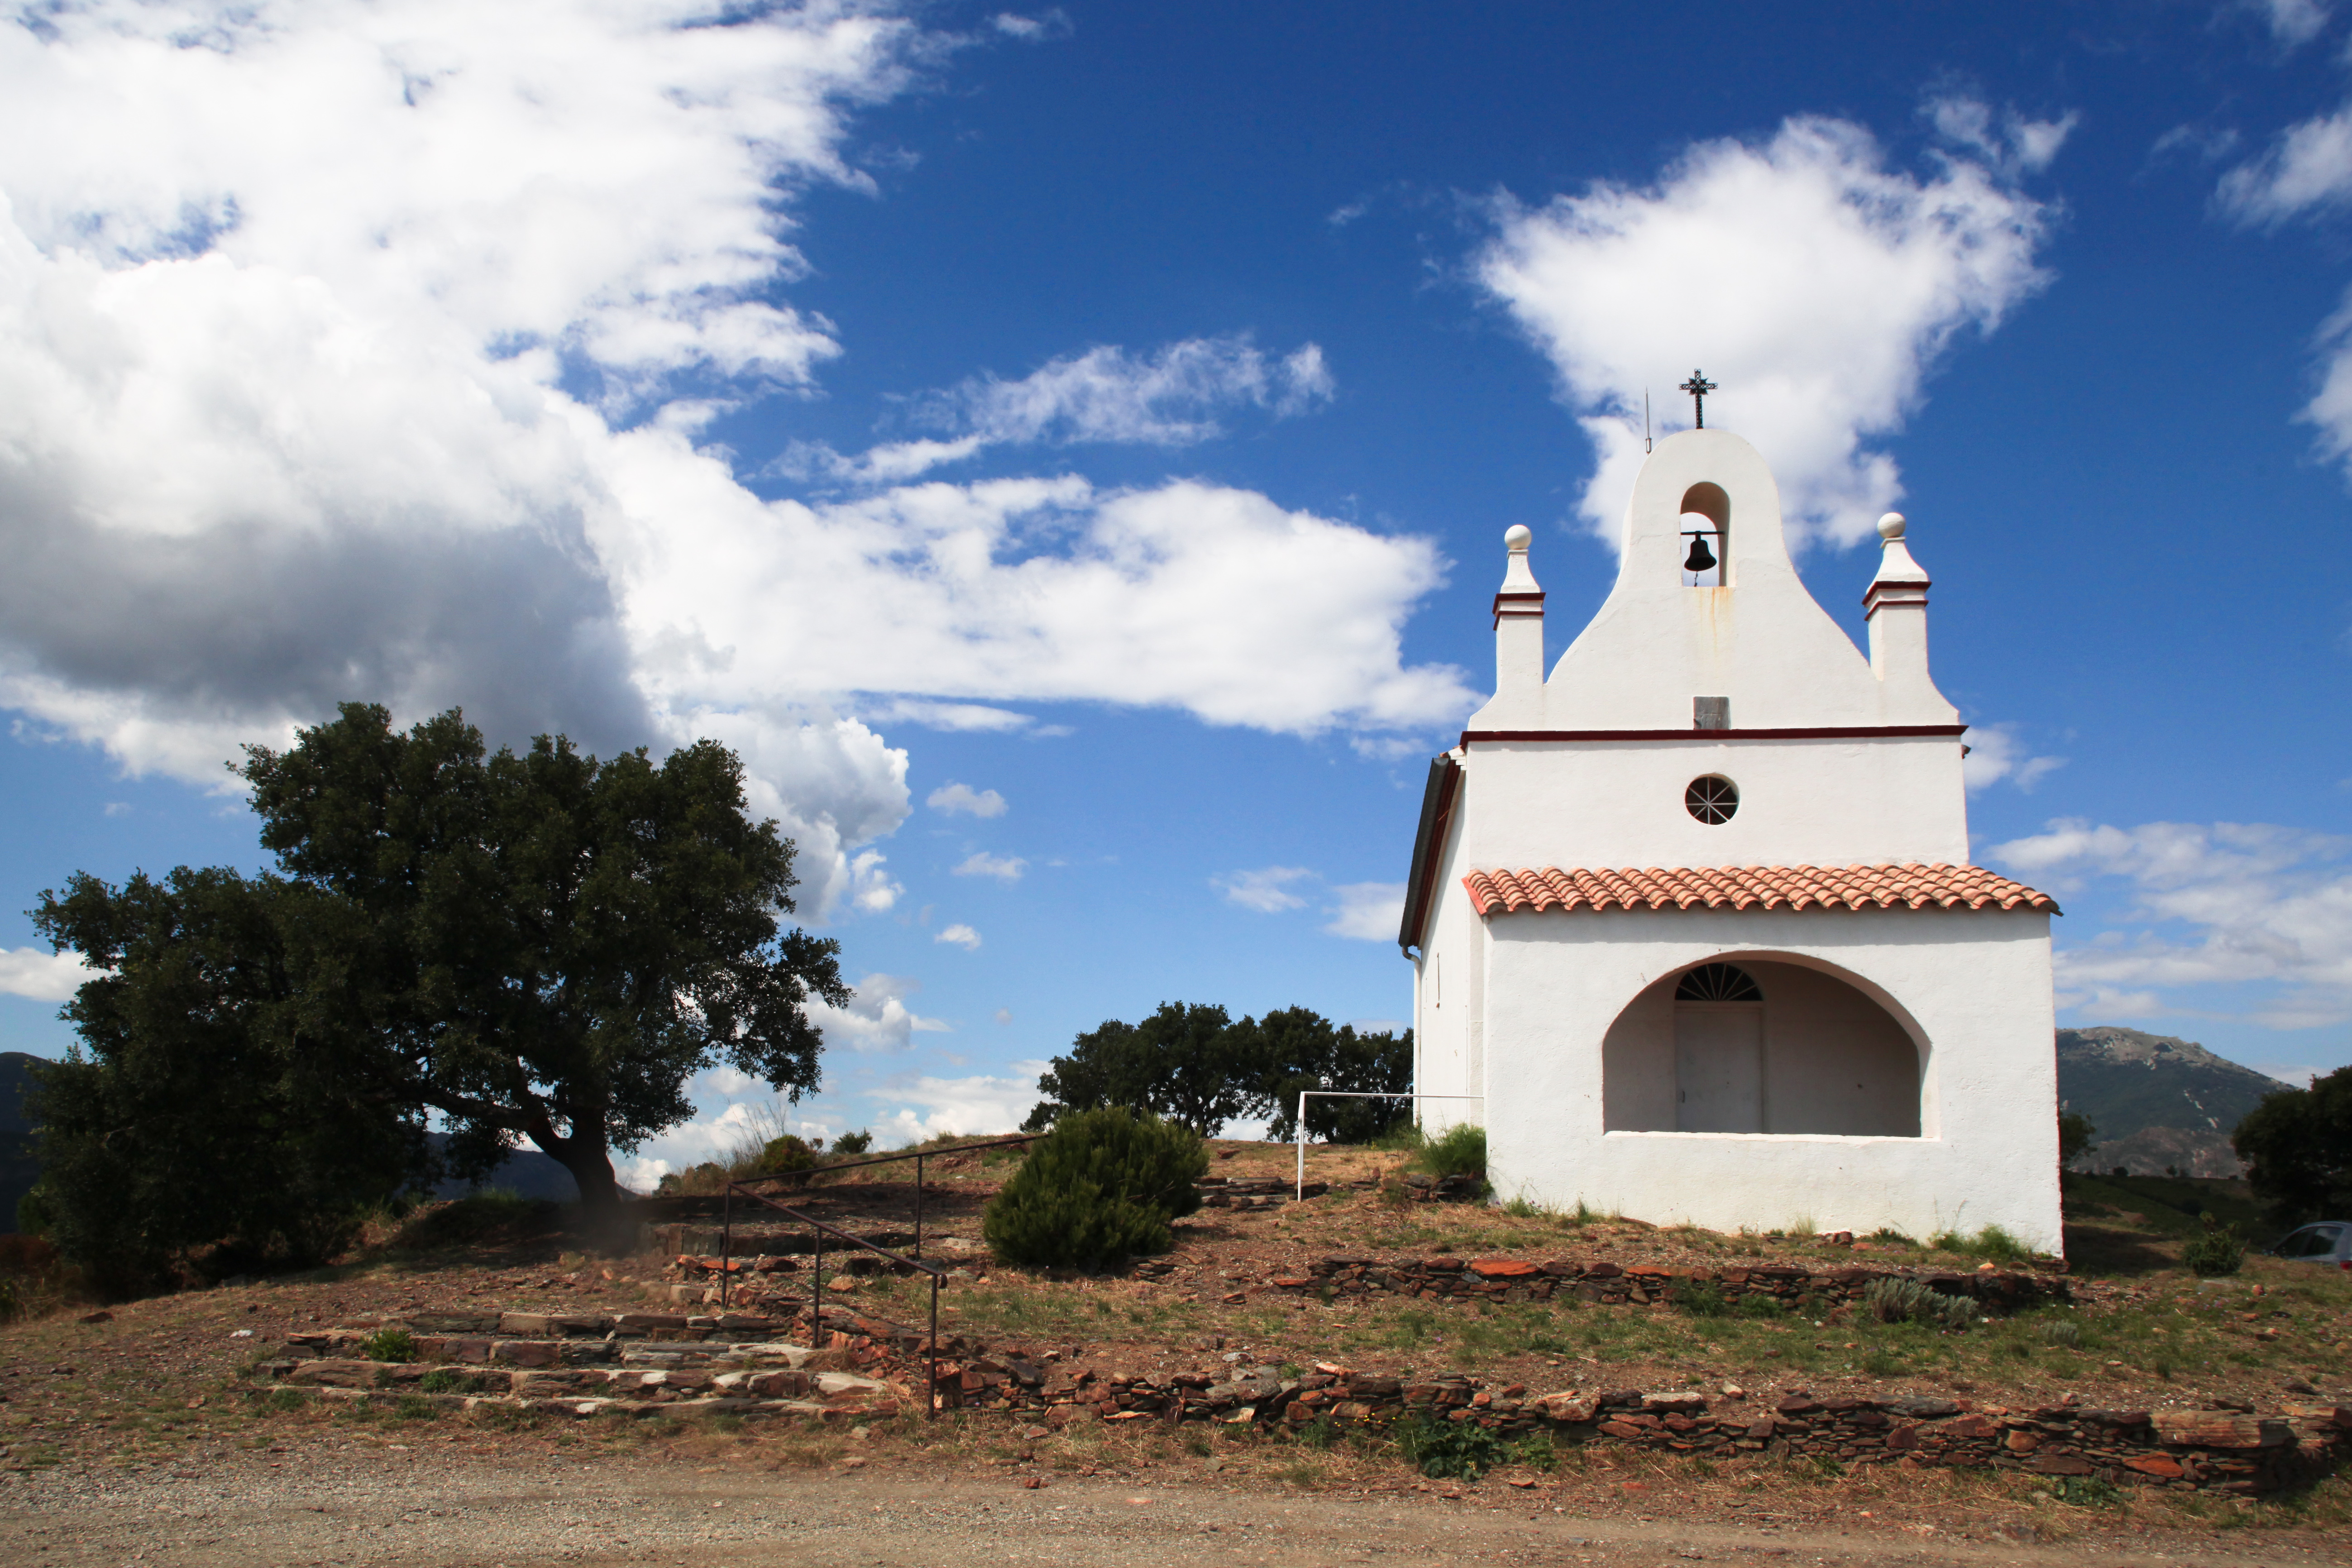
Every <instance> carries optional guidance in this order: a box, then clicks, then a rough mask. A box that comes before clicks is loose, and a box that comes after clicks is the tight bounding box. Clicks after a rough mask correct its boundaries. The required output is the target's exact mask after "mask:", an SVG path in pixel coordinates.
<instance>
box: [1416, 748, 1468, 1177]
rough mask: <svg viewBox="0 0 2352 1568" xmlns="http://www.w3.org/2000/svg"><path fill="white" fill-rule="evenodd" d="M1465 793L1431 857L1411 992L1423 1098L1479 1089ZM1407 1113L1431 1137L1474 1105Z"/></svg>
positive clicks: (1447, 1103)
mask: <svg viewBox="0 0 2352 1568" xmlns="http://www.w3.org/2000/svg"><path fill="white" fill-rule="evenodd" d="M1469 793H1470V792H1469V785H1468V781H1466V780H1465V783H1464V786H1463V798H1462V799H1461V801H1460V803H1459V804H1458V805H1457V806H1456V807H1455V817H1454V821H1455V824H1456V826H1454V828H1453V829H1452V830H1451V832H1449V834H1448V836H1447V841H1446V843H1445V845H1444V848H1443V850H1442V851H1441V852H1440V854H1439V856H1438V862H1437V869H1436V874H1435V878H1434V880H1433V889H1432V890H1433V900H1432V902H1433V905H1434V908H1433V910H1432V912H1431V915H1430V922H1429V929H1428V941H1427V942H1426V943H1425V944H1424V945H1423V950H1422V960H1421V980H1420V984H1418V986H1416V988H1415V989H1416V991H1417V993H1418V996H1417V1002H1416V1008H1415V1014H1414V1021H1413V1027H1414V1029H1415V1031H1416V1033H1415V1034H1414V1037H1413V1039H1414V1042H1415V1046H1416V1056H1417V1057H1418V1058H1419V1064H1420V1066H1419V1071H1418V1073H1417V1074H1416V1075H1415V1078H1414V1080H1413V1088H1414V1089H1416V1090H1418V1091H1419V1092H1421V1093H1423V1094H1477V1093H1481V1092H1483V1090H1484V1089H1485V1085H1484V1084H1482V1083H1474V1082H1472V1081H1471V1071H1470V1068H1471V1054H1472V1053H1471V1044H1472V1041H1471V1032H1472V1029H1473V1027H1474V1026H1475V1025H1476V1024H1478V1023H1479V1022H1481V1020H1480V1019H1479V1016H1478V1012H1477V1003H1478V1001H1479V1000H1480V997H1481V994H1482V993H1483V991H1484V989H1485V979H1486V976H1485V974H1484V973H1483V970H1484V967H1485V952H1484V949H1485V947H1486V931H1485V929H1484V926H1483V923H1482V922H1481V921H1480V920H1479V917H1478V912H1477V910H1475V909H1474V908H1472V907H1471V903H1470V896H1469V894H1468V893H1467V892H1465V890H1464V889H1463V887H1462V876H1463V868H1462V841H1463V836H1464V828H1463V826H1462V825H1463V824H1464V823H1465V821H1466V818H1467V816H1468V811H1469V805H1470V802H1469V800H1468V798H1467V796H1468V795H1469ZM1414 1109H1415V1110H1416V1111H1417V1112H1418V1114H1419V1115H1420V1117H1421V1124H1422V1126H1423V1129H1424V1130H1426V1131H1429V1132H1431V1133H1433V1134H1434V1133H1438V1132H1442V1131H1444V1130H1445V1129H1446V1128H1448V1127H1451V1126H1453V1125H1454V1123H1455V1122H1457V1121H1476V1120H1477V1117H1478V1111H1479V1102H1477V1101H1475V1100H1420V1101H1416V1102H1415V1105H1414Z"/></svg>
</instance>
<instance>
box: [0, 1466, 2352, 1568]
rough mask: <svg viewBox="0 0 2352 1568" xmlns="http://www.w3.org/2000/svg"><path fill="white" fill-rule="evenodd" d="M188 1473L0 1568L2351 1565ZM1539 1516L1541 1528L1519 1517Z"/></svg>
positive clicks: (930, 1483)
mask: <svg viewBox="0 0 2352 1568" xmlns="http://www.w3.org/2000/svg"><path fill="white" fill-rule="evenodd" d="M296 1459H297V1457H296V1456H292V1455H289V1456H288V1457H287V1458H286V1459H284V1460H279V1461H278V1462H277V1463H276V1464H274V1465H273V1464H271V1463H269V1462H268V1461H266V1460H263V1459H261V1458H259V1457H254V1458H242V1457H240V1458H235V1459H226V1458H225V1459H224V1461H223V1462H222V1463H220V1464H218V1465H211V1464H207V1465H205V1466H204V1467H202V1468H195V1467H185V1468H182V1469H181V1470H180V1471H178V1472H177V1473H174V1472H172V1471H164V1470H158V1471H150V1472H147V1473H144V1474H141V1475H135V1476H122V1475H100V1474H94V1473H91V1472H89V1471H86V1470H78V1469H75V1468H62V1467H61V1468H58V1469H52V1470H48V1471H46V1472H41V1473H38V1474H37V1475H36V1476H33V1477H29V1478H28V1477H23V1476H14V1475H12V1476H11V1479H8V1480H7V1481H5V1484H0V1563H9V1564H42V1565H45V1568H46V1565H60V1568H62V1565H68V1564H84V1563H104V1564H110V1565H111V1564H121V1563H169V1564H175V1565H178V1564H185V1565H187V1568H213V1565H215V1564H218V1565H223V1568H226V1565H230V1564H235V1565H236V1568H247V1565H251V1564H257V1563H267V1564H271V1565H273V1568H275V1565H278V1564H289V1565H291V1564H311V1563H321V1564H323V1563H339V1564H372V1563H399V1564H403V1565H404V1568H439V1565H442V1564H449V1565H457V1564H465V1565H467V1568H475V1565H479V1568H491V1565H495V1564H506V1565H509V1568H522V1565H523V1564H536V1563H565V1564H597V1563H614V1564H618V1563H630V1564H646V1565H654V1564H670V1563H676V1564H681V1565H689V1568H699V1565H701V1564H706V1563H707V1564H720V1563H724V1564H727V1565H728V1568H744V1565H758V1564H765V1563H779V1564H782V1563H791V1564H793V1568H812V1565H833V1564H842V1565H848V1564H856V1565H858V1568H869V1565H870V1568H883V1565H890V1568H895V1565H898V1564H910V1565H913V1564H920V1565H922V1568H935V1565H938V1564H941V1563H957V1564H961V1563H969V1564H972V1565H973V1568H979V1565H981V1564H995V1563H1087V1564H1090V1565H1094V1568H1130V1565H1139V1564H1145V1563H1150V1564H1155V1565H1157V1564H1172V1563H1192V1562H1196V1561H1214V1562H1217V1563H1246V1564H1276V1565H1289V1564H1307V1563H1318V1564H1319V1563H1379V1562H1418V1561H1423V1560H1437V1561H1446V1562H1461V1561H1485V1562H1497V1563H1604V1564H1615V1563H1658V1564H1665V1565H1668V1568H1675V1565H1678V1564H1679V1563H1685V1562H1689V1561H1693V1560H1698V1561H1716V1562H1736V1563H1758V1564H1770V1563H1784V1562H1785V1563H1790V1564H1792V1565H1793V1564H1800V1563H1818V1564H1844V1563H1922V1564H1927V1563H1955V1564H1957V1563H1969V1564H1975V1563H2053V1564H2057V1563H2065V1564H2067V1565H2069V1568H2109V1565H2114V1568H2120V1565H2122V1564H2126V1563H2128V1564H2135V1565H2142V1568H2145V1565H2147V1564H2154V1563H2183V1564H2191V1563H2193V1564H2211V1565H2214V1568H2221V1565H2222V1564H2231V1565H2238V1564H2253V1563H2263V1564H2270V1565H2280V1564H2290V1563H2342V1562H2347V1561H2352V1543H2343V1544H2338V1543H2336V1542H2327V1541H2325V1540H2322V1539H2318V1538H2315V1537H2313V1536H2309V1535H2304V1536H2299V1537H2297V1538H2293V1539H2287V1538H2281V1537H2276V1536H2270V1537H2249V1536H2238V1537H2235V1538H2233V1539H2229V1540H2225V1541H2214V1540H2212V1539H2211V1538H2210V1537H2207V1538H2205V1539H2203V1540H2194V1539H2190V1538H2187V1537H2181V1538H2178V1539H2173V1540H2166V1541H2158V1540H2155V1539H2151V1538H2147V1537H2141V1538H2137V1539H2133V1540H2130V1541H2128V1542H2126V1541H2117V1540H2109V1541H2101V1540H2098V1539H2097V1538H2095V1537H2094V1536H2090V1535H2081V1536H2076V1537H2074V1538H2073V1539H2071V1540H2069V1541H2066V1542H2061V1543H2038V1542H2017V1541H2010V1540H1999V1539H1996V1540H1990V1541H1987V1540H1971V1539H1967V1538H1965V1537H1956V1536H1953V1535H1950V1534H1926V1535H1923V1534H1922V1533H1920V1531H1918V1529H1917V1528H1916V1527H1913V1528H1908V1529H1906V1528H1905V1527H1904V1526H1902V1525H1900V1524H1899V1523H1895V1522H1893V1521H1879V1522H1876V1523H1873V1522H1870V1521H1861V1520H1857V1521H1855V1523H1854V1526H1853V1528H1852V1529H1843V1528H1838V1529H1822V1528H1819V1527H1791V1528H1790V1529H1787V1530H1785V1531H1782V1530H1772V1529H1759V1528H1756V1527H1753V1526H1737V1525H1725V1526H1714V1525H1708V1524H1703V1523H1673V1522H1659V1521H1645V1520H1638V1519H1610V1520H1594V1519H1579V1518H1574V1517H1570V1516H1568V1515H1565V1514H1557V1513H1552V1512H1549V1511H1548V1510H1547V1511H1543V1512H1539V1513H1536V1512H1533V1510H1530V1509H1529V1508H1528V1507H1525V1506H1522V1507H1520V1508H1509V1507H1496V1506H1491V1505H1487V1504H1483V1503H1482V1504H1464V1503H1460V1502H1448V1501H1444V1500H1438V1499H1435V1498H1428V1497H1412V1498H1381V1499H1373V1500H1364V1499H1360V1498H1359V1499H1352V1500H1351V1499H1347V1498H1340V1497H1332V1496H1315V1495H1292V1496H1279V1497H1268V1496H1266V1495H1265V1494H1264V1493H1263V1492H1260V1493H1256V1494H1254V1495H1253V1494H1244V1493H1238V1492H1235V1491H1232V1490H1227V1489H1221V1488H1218V1487H1216V1486H1214V1485H1210V1484H1202V1483H1197V1482H1196V1483H1191V1484H1186V1485H1181V1486H1174V1487H1151V1488H1145V1489H1138V1488H1136V1487H1135V1485H1134V1484H1133V1483H1126V1484H1120V1483H1105V1482H1102V1481H1097V1480H1083V1479H1062V1480H1055V1481H1054V1482H1052V1483H1051V1484H1049V1485H1047V1486H1045V1487H1044V1488H1042V1489H1034V1490H1024V1489H1020V1488H1018V1487H1017V1486H1014V1485H1013V1484H1011V1483H1010V1482H1009V1480H1003V1481H991V1480H989V1479H971V1478H967V1477H961V1476H948V1477H943V1478H927V1477H925V1476H923V1475H921V1474H919V1473H911V1474H910V1473H908V1472H907V1471H903V1470H902V1471H898V1472H897V1473H878V1474H877V1473H861V1472H859V1471H857V1470H854V1469H850V1470H845V1469H821V1470H784V1471H751V1472H747V1471H745V1470H744V1469H742V1468H735V1467H730V1468H698V1467H696V1466H693V1465H689V1464H682V1463H678V1462H676V1461H674V1460H647V1461H642V1462H617V1463H616V1462H615V1461H614V1459H613V1458H610V1457H606V1458H602V1459H600V1460H599V1461H597V1462H595V1463H593V1465H592V1464H589V1463H583V1462H578V1461H573V1460H570V1459H566V1458H559V1457H555V1456H549V1455H524V1456H516V1457H514V1458H511V1459H501V1460H500V1461H499V1462H496V1463H492V1462H488V1461H485V1460H481V1459H478V1458H471V1457H468V1456H465V1455H460V1454H451V1453H447V1452H438V1453H425V1452H420V1451H417V1450H415V1449H408V1448H399V1447H387V1446H385V1445H383V1444H378V1443H371V1442H365V1441H347V1440H342V1439H339V1438H334V1437H326V1436H323V1435H322V1439H321V1441H320V1443H319V1444H317V1445H316V1447H314V1448H312V1449H311V1450H310V1451H309V1452H307V1453H305V1454H304V1455H302V1456H299V1464H298V1463H297V1462H295V1461H296ZM1531 1514H1532V1517H1531Z"/></svg>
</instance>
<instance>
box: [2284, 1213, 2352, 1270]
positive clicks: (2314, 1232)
mask: <svg viewBox="0 0 2352 1568" xmlns="http://www.w3.org/2000/svg"><path fill="white" fill-rule="evenodd" d="M2271 1256H2272V1257H2273V1258H2293V1259H2294V1261H2295V1262H2297V1263H2316V1264H2318V1265H2320V1266H2321V1267H2322V1268H2328V1267H2334V1268H2344V1269H2352V1224H2347V1222H2345V1221H2343V1220H2325V1221H2322V1222H2321V1223H2320V1224H2318V1225H2307V1226H2304V1227H2303V1228H2302V1229H2300V1230H2291V1231H2288V1232H2287V1233H2286V1235H2285V1236H2284V1237H2281V1238H2280V1240H2279V1244H2278V1245H2277V1246H2276V1247H2272V1248H2271Z"/></svg>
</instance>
